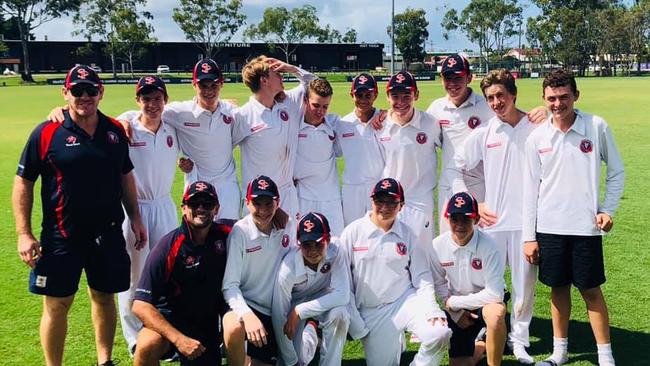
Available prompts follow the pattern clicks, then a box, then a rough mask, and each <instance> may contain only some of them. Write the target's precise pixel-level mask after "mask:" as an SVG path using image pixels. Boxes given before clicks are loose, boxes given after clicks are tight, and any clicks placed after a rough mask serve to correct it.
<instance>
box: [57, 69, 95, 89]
mask: <svg viewBox="0 0 650 366" xmlns="http://www.w3.org/2000/svg"><path fill="white" fill-rule="evenodd" d="M77 84H91V85H93V86H97V87H99V86H100V85H102V80H101V79H100V78H99V75H97V73H96V72H95V70H93V69H91V68H90V67H89V66H87V65H77V66H75V67H73V68H71V69H70V71H68V74H67V75H66V76H65V88H66V89H70V88H72V87H73V86H75V85H77Z"/></svg>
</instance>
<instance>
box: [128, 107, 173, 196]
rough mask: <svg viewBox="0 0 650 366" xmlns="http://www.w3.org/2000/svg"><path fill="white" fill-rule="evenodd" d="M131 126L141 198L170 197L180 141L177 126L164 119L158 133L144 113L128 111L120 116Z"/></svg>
mask: <svg viewBox="0 0 650 366" xmlns="http://www.w3.org/2000/svg"><path fill="white" fill-rule="evenodd" d="M117 119H118V120H126V121H128V122H129V125H131V140H130V141H129V157H130V158H131V161H132V162H133V166H134V167H135V168H134V170H133V174H134V175H135V183H136V184H135V187H136V191H137V197H138V199H141V200H156V199H160V198H165V197H170V195H171V189H172V184H173V182H174V176H175V175H176V158H177V157H178V152H179V144H178V139H177V138H176V129H174V127H172V126H170V125H169V124H167V123H166V122H165V121H164V120H163V121H162V122H161V123H160V127H158V131H156V132H155V133H154V132H152V131H149V130H148V129H146V128H145V127H144V126H143V125H142V123H141V122H140V112H133V111H129V112H125V113H123V114H121V115H120V116H118V117H117Z"/></svg>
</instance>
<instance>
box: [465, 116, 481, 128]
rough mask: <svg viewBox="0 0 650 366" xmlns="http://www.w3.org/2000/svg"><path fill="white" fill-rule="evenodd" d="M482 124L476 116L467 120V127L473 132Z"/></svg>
mask: <svg viewBox="0 0 650 366" xmlns="http://www.w3.org/2000/svg"><path fill="white" fill-rule="evenodd" d="M480 124H481V119H480V118H478V117H476V116H472V117H469V119H468V120H467V127H469V128H471V129H472V130H473V129H475V128H476V127H478V126H479V125H480Z"/></svg>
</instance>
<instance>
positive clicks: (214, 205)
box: [182, 194, 219, 229]
mask: <svg viewBox="0 0 650 366" xmlns="http://www.w3.org/2000/svg"><path fill="white" fill-rule="evenodd" d="M182 210H183V217H184V218H185V221H186V222H187V223H188V225H190V227H192V228H194V229H203V228H206V227H208V226H210V224H212V221H213V220H214V217H215V216H216V215H217V212H219V203H218V202H217V201H216V200H215V199H214V198H212V197H210V196H208V195H201V194H197V195H195V196H193V197H192V198H190V199H189V200H188V201H187V202H186V203H185V204H183V205H182Z"/></svg>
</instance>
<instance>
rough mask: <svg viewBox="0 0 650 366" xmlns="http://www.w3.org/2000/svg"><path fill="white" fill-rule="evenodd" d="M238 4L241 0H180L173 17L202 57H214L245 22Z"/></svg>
mask: <svg viewBox="0 0 650 366" xmlns="http://www.w3.org/2000/svg"><path fill="white" fill-rule="evenodd" d="M241 7H242V0H230V1H228V0H181V1H180V7H177V8H174V10H173V15H172V18H173V19H174V21H175V22H176V24H178V26H179V27H180V28H181V29H182V30H183V33H185V37H186V38H187V39H188V40H189V41H191V42H194V43H196V44H197V46H198V47H199V48H200V49H201V50H202V51H203V54H204V55H205V57H213V56H214V55H215V54H216V53H217V52H218V51H219V48H221V46H220V44H221V43H222V42H228V41H230V38H232V36H233V34H235V32H237V30H238V29H239V28H240V27H241V26H242V25H243V24H244V23H245V21H246V15H244V14H240V13H239V10H240V9H241Z"/></svg>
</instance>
